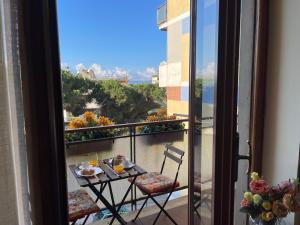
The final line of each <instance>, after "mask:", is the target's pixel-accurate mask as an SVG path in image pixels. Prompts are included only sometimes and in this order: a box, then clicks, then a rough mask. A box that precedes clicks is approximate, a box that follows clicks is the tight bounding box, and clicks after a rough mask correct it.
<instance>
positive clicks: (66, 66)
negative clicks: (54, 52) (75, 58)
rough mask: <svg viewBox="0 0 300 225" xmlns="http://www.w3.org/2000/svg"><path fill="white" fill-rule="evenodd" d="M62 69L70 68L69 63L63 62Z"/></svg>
mask: <svg viewBox="0 0 300 225" xmlns="http://www.w3.org/2000/svg"><path fill="white" fill-rule="evenodd" d="M60 69H61V70H70V66H69V65H68V63H63V62H62V63H61V64H60Z"/></svg>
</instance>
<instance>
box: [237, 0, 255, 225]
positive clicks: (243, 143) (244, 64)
mask: <svg viewBox="0 0 300 225" xmlns="http://www.w3.org/2000/svg"><path fill="white" fill-rule="evenodd" d="M254 5H255V3H254V2H253V1H247V0H242V4H241V30H240V56H239V59H240V63H239V81H238V82H239V85H238V102H237V115H238V117H237V124H238V126H237V133H238V135H239V150H238V151H239V154H240V155H244V156H248V155H249V146H248V144H247V140H249V131H250V129H249V127H250V106H251V103H250V100H251V80H252V58H253V51H252V50H251V49H253V43H254V42H253V37H254V35H253V33H254V16H255V13H254V8H255V7H254ZM248 167H249V162H248V161H247V160H240V161H239V162H238V180H237V182H236V184H235V200H234V201H235V202H234V224H235V225H246V224H247V216H246V215H245V214H244V213H241V212H240V201H241V199H242V197H243V193H244V191H245V190H247V183H248V177H247V174H246V172H247V170H248Z"/></svg>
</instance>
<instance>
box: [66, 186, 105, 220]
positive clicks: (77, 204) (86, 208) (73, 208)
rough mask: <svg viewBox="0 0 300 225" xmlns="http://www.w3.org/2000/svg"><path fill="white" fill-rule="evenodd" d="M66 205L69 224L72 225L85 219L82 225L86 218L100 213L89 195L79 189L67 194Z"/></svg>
mask: <svg viewBox="0 0 300 225" xmlns="http://www.w3.org/2000/svg"><path fill="white" fill-rule="evenodd" d="M68 205H69V222H71V223H72V225H74V224H75V223H76V221H77V220H79V219H81V218H84V217H86V218H85V220H84V222H83V224H82V225H84V224H85V223H86V221H87V219H88V217H89V216H90V215H91V214H93V213H97V212H99V211H100V208H99V207H98V206H97V204H96V203H95V202H94V201H93V199H92V198H91V197H90V196H89V194H88V193H87V192H86V191H84V190H82V189H80V190H76V191H72V192H69V193H68Z"/></svg>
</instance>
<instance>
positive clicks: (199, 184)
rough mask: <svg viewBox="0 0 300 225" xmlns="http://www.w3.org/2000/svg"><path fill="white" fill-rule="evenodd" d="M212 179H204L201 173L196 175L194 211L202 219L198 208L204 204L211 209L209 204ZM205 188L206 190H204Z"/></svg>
mask: <svg viewBox="0 0 300 225" xmlns="http://www.w3.org/2000/svg"><path fill="white" fill-rule="evenodd" d="M211 182H212V180H211V179H203V178H202V177H201V175H200V173H197V172H195V174H194V211H195V213H196V214H197V215H198V216H199V217H200V218H201V215H200V214H199V212H198V208H199V207H200V206H202V205H203V204H206V206H207V207H208V208H209V209H210V206H209V202H210V199H211V194H212V189H211ZM203 187H204V188H203Z"/></svg>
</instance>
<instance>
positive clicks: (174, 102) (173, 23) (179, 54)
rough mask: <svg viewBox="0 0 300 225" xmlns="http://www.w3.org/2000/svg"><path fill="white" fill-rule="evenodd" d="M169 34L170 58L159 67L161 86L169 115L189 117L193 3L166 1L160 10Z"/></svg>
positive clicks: (162, 25) (159, 16)
mask: <svg viewBox="0 0 300 225" xmlns="http://www.w3.org/2000/svg"><path fill="white" fill-rule="evenodd" d="M157 24H158V28H159V29H160V30H161V31H165V32H167V58H166V61H164V62H161V64H160V66H159V86H160V87H166V89H167V110H168V114H180V115H187V114H188V96H189V95H188V92H189V91H188V90H189V88H188V83H189V45H190V43H189V42H190V0H167V2H166V3H165V4H164V5H162V6H160V7H159V8H158V10H157Z"/></svg>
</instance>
